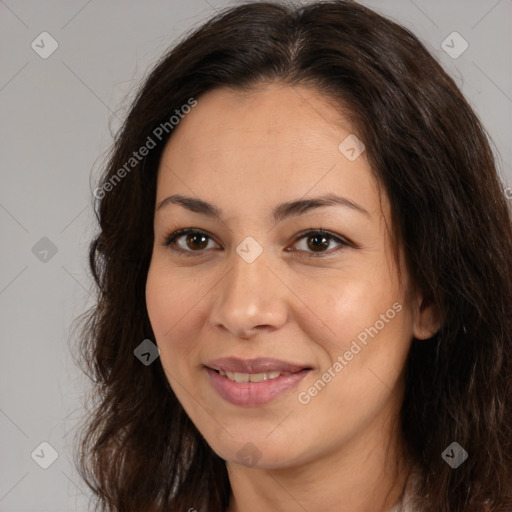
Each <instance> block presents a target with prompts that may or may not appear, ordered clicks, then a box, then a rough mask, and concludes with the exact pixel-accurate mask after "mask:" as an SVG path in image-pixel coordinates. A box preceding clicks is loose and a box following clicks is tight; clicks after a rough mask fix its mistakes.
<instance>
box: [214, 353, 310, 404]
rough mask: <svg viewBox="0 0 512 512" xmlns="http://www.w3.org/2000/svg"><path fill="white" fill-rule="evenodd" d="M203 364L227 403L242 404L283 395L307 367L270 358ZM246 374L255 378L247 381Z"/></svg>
mask: <svg viewBox="0 0 512 512" xmlns="http://www.w3.org/2000/svg"><path fill="white" fill-rule="evenodd" d="M204 366H205V370H206V373H207V375H208V377H209V380H210V383H211V384H212V386H213V388H214V389H215V390H216V391H217V393H218V394H219V395H220V396H221V397H222V398H223V399H224V400H226V401H227V402H230V403H231V404H233V405H237V406H245V407H255V406H261V405H264V404H267V403H269V402H272V401H273V400H275V399H277V398H278V397H279V396H283V395H285V394H287V393H288V392H290V391H291V390H293V388H295V387H296V386H297V385H298V383H299V382H300V381H301V380H302V379H303V378H304V377H305V376H306V375H307V374H308V373H309V371H310V370H311V367H309V366H304V365H301V364H296V363H290V362H287V361H282V360H280V359H273V358H257V359H239V358H236V357H228V358H221V359H215V360H213V361H209V362H208V363H207V364H206V365H204ZM248 374H250V376H251V379H252V378H256V380H257V381H256V382H254V381H248V376H249V375H248ZM233 378H234V380H233Z"/></svg>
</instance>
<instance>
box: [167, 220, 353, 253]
mask: <svg viewBox="0 0 512 512" xmlns="http://www.w3.org/2000/svg"><path fill="white" fill-rule="evenodd" d="M191 233H192V234H202V235H205V236H206V237H207V238H209V239H210V240H212V241H214V242H215V239H214V238H215V237H213V235H211V234H210V233H209V232H208V231H205V230H204V229H200V228H193V227H190V228H181V229H177V230H175V231H172V232H170V233H169V234H167V235H165V236H164V237H163V239H162V241H161V244H162V245H163V246H165V247H169V248H170V249H171V250H172V251H173V252H174V253H177V254H181V255H184V256H195V257H201V256H203V255H204V254H205V252H206V250H205V249H201V250H199V251H190V250H184V249H181V248H176V247H171V246H172V245H173V244H174V242H175V241H176V240H177V239H178V238H180V237H181V236H184V235H188V234H191ZM310 234H317V235H323V236H326V237H327V238H329V239H330V240H331V241H335V242H337V243H338V244H339V247H338V248H335V249H331V250H329V251H320V252H317V253H315V252H310V251H303V250H297V249H293V250H292V251H288V252H298V253H301V252H303V253H306V257H313V258H318V257H329V256H331V255H332V254H334V253H336V252H337V251H338V250H339V249H342V248H346V247H354V248H355V247H356V245H355V244H354V243H353V242H351V241H350V240H348V239H347V238H345V237H343V236H341V235H338V234H336V233H332V232H331V231H329V230H326V229H323V228H313V227H311V228H308V229H305V230H303V231H300V232H299V233H297V234H296V235H295V236H294V241H293V244H292V245H295V244H296V243H297V242H298V241H299V240H301V239H302V238H305V237H306V236H307V235H310ZM215 243H217V242H215Z"/></svg>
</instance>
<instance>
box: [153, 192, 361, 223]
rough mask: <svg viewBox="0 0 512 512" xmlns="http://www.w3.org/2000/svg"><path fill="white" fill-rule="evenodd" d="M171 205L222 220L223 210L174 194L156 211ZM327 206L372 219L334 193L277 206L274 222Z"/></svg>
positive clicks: (351, 202) (354, 204)
mask: <svg viewBox="0 0 512 512" xmlns="http://www.w3.org/2000/svg"><path fill="white" fill-rule="evenodd" d="M169 204H178V205H180V206H182V207H183V208H186V209H187V210H190V211H191V212H195V213H200V214H202V215H207V216H208V217H212V218H215V219H218V220H221V218H222V210H221V209H220V208H219V207H217V206H215V205H213V204H211V203H208V202H207V201H203V200H202V199H197V198H195V197H187V196H183V195H180V194H173V195H172V196H169V197H166V198H165V199H163V200H162V201H160V203H159V204H158V206H157V207H156V211H158V210H161V209H162V208H164V207H165V206H167V205H169ZM325 206H344V207H346V208H350V209H352V210H355V211H357V212H359V213H362V214H364V215H367V216H368V217H371V215H370V214H369V213H368V211H367V210H365V209H364V208H363V207H362V206H361V205H359V204H357V203H355V202H354V201H351V200H350V199H348V198H346V197H340V196H337V195H335V194H333V193H329V194H325V195H322V196H318V197H313V198H311V199H298V200H296V201H289V202H286V203H282V204H279V205H277V206H276V207H275V208H274V210H273V212H272V219H273V220H274V222H281V221H283V220H284V219H287V218H289V217H294V216H297V215H302V214H304V213H306V212H308V211H310V210H313V209H315V208H322V207H325Z"/></svg>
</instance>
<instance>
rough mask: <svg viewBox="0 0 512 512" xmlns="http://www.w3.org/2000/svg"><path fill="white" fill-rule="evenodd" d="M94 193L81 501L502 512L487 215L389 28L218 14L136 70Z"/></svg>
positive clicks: (491, 196)
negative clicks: (85, 492) (94, 294)
mask: <svg viewBox="0 0 512 512" xmlns="http://www.w3.org/2000/svg"><path fill="white" fill-rule="evenodd" d="M94 195H95V197H96V198H98V199H99V200H100V202H99V206H98V218H99V224H100V232H99V234H98V236H97V237H96V238H95V239H94V241H93V242H92V244H91V248H90V265H91V269H92V272H93V275H94V278H95V280H96V283H97V285H98V288H99V297H98V305H97V307H95V308H94V309H93V310H92V311H91V312H90V314H89V315H88V316H87V317H86V320H87V321H86V323H85V325H84V339H86V340H87V341H84V342H83V344H82V346H81V352H82V355H83V357H84V361H85V363H86V365H87V369H88V371H89V372H90V374H91V377H92V378H93V379H94V381H95V385H96V388H97V394H96V398H97V400H96V404H95V408H94V410H93V412H92V415H91V416H90V418H88V419H87V420H86V423H85V424H84V429H83V433H82V437H81V439H80V441H81V443H80V446H79V448H80V450H78V451H77V457H78V466H79V470H80V471H81V473H82V476H83V478H84V479H85V480H86V482H87V483H88V485H89V486H90V488H91V489H92V490H93V491H94V493H95V495H96V497H97V500H98V506H100V507H101V509H102V510H119V511H133V510H137V511H140V510H147V511H170V510H172V511H192V510H197V511H215V512H217V511H218V512H221V511H228V512H240V511H244V512H250V511H253V510H254V511H255V510H273V511H279V512H284V511H291V510H307V511H309V512H313V511H319V510H337V511H338V510H339V511H351V512H354V511H367V510H371V511H382V512H388V511H391V510H392V511H393V512H398V511H414V512H416V511H418V512H419V511H422V512H427V511H428V512H454V511H456V512H463V511H464V512H477V511H505V510H512V444H511V440H512V403H511V402H512V371H511V369H512V320H511V319H512V286H511V285H512V263H511V259H510V254H511V253H512V229H511V217H510V210H509V206H508V204H507V201H506V198H505V196H504V193H503V186H502V185H501V183H500V181H499V178H498V176H497V173H496V169H495V163H494V161H493V156H492V152H491V150H490V148H489V144H488V141H487V139H486V135H485V131H484V129H483V128H482V126H481V124H480V122H479V120H478V119H477V117H476V116H475V114H474V113H473V112H472V110H471V108H470V107H469V105H468V103H467V102H466V100H465V99H464V97H463V96H462V94H461V93H460V91H459V90H458V88H457V87H456V85H455V84H454V82H453V80H452V79H451V78H450V77H449V76H447V74H446V73H445V72H444V71H443V70H442V68H441V67H440V65H439V64H438V63H436V61H435V60H434V59H433V58H432V56H431V55H430V54H429V53H428V52H427V51H426V49H425V48H424V47H423V46H422V45H421V43H420V42H419V41H418V40H417V39H416V37H415V36H413V35H412V34H411V33H410V32H408V31H407V30H406V29H404V28H402V27H400V26H398V25H397V24H395V23H393V22H391V21H389V20H387V19H385V18H383V17H381V16H379V15H377V14H376V13H374V12H372V11H371V10H369V9H367V8H365V7H363V6H361V5H358V4H356V3H353V2H351V1H345V0H342V1H341V0H340V1H333V2H318V3H314V4H310V5H309V6H303V7H297V8H292V7H287V6H284V5H280V4H278V3H271V2H261V3H260V2H253V3H249V4H244V5H240V6H238V7H235V8H230V9H227V10H225V11H224V12H222V13H220V14H219V15H217V16H216V17H215V18H213V19H212V20H210V21H208V22H207V23H205V24H204V25H203V26H201V27H200V28H198V29H197V30H196V31H195V32H193V33H191V34H188V35H187V37H186V38H184V39H183V40H182V41H181V42H180V43H179V44H177V45H176V46H175V47H174V48H172V49H171V50H170V51H169V53H168V54H167V55H165V56H164V57H163V58H162V60H161V62H160V63H159V64H158V65H157V66H156V67H155V69H154V70H153V71H152V72H151V74H150V75H149V77H148V78H147V80H146V81H145V83H144V84H143V86H142V88H141V89H140V91H139V94H138V96H137V98H136V99H135V101H134V104H133V107H132V108H131V111H130V113H129V115H128V117H127V119H126V122H125V124H124V127H123V129H122V130H121V132H120V133H119V135H118V136H117V139H116V142H115V146H114V148H113V152H112V155H111V158H110V160H109V162H108V165H107V167H106V170H105V174H104V176H103V180H102V183H101V184H100V186H98V188H97V189H96V190H95V192H94ZM157 347H158V348H157Z"/></svg>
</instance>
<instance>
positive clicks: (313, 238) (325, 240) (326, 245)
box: [308, 235, 329, 249]
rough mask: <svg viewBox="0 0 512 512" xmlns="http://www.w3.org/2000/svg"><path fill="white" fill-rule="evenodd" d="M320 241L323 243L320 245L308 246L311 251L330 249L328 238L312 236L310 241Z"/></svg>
mask: <svg viewBox="0 0 512 512" xmlns="http://www.w3.org/2000/svg"><path fill="white" fill-rule="evenodd" d="M319 239H321V242H320V243H319V244H318V243H312V244H308V245H309V246H310V248H311V249H317V248H322V247H323V248H326V247H329V241H328V239H327V237H325V236H323V235H310V236H309V240H319Z"/></svg>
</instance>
